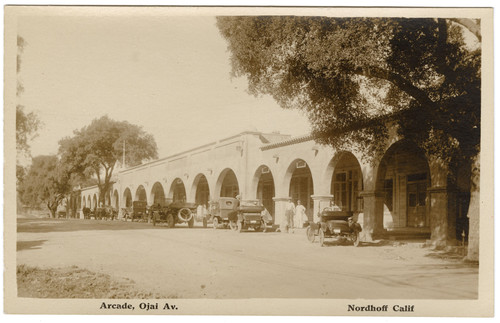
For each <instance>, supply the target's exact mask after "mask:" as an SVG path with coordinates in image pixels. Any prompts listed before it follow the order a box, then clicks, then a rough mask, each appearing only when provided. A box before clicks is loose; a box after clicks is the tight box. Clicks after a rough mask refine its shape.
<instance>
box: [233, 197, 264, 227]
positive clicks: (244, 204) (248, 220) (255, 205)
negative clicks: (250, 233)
mask: <svg viewBox="0 0 500 323" xmlns="http://www.w3.org/2000/svg"><path fill="white" fill-rule="evenodd" d="M262 211H264V206H263V205H262V204H261V203H260V201H259V200H243V201H241V202H240V206H239V207H238V230H239V231H240V232H242V231H243V230H247V229H249V228H252V229H253V230H254V231H260V230H264V229H265V228H266V223H265V221H264V220H263V219H262Z"/></svg>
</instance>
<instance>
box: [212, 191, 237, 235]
mask: <svg viewBox="0 0 500 323" xmlns="http://www.w3.org/2000/svg"><path fill="white" fill-rule="evenodd" d="M238 205H239V201H238V200H237V199H235V198H232V197H221V198H219V200H217V201H212V202H210V210H209V221H212V225H213V228H214V229H218V228H220V227H223V228H227V227H230V228H231V229H232V230H238V224H237V220H238Z"/></svg>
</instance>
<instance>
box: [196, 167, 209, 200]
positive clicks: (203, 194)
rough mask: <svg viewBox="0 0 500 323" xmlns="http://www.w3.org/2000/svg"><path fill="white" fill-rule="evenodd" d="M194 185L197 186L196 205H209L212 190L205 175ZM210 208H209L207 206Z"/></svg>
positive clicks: (198, 178)
mask: <svg viewBox="0 0 500 323" xmlns="http://www.w3.org/2000/svg"><path fill="white" fill-rule="evenodd" d="M193 185H195V186H196V193H195V199H194V201H195V203H196V204H198V205H205V206H207V205H208V201H209V200H210V188H209V187H208V181H207V178H206V177H205V175H203V174H199V175H198V176H197V177H196V179H195V181H194V183H193ZM207 207H208V206H207Z"/></svg>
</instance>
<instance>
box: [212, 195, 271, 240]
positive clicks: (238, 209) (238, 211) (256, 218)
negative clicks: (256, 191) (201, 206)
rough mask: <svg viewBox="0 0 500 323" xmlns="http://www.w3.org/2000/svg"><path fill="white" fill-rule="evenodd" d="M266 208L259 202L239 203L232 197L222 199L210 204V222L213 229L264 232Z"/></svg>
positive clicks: (246, 201)
mask: <svg viewBox="0 0 500 323" xmlns="http://www.w3.org/2000/svg"><path fill="white" fill-rule="evenodd" d="M262 211H264V206H262V205H261V204H260V201H259V200H243V201H241V202H240V201H238V199H236V198H232V197H221V198H219V200H218V201H213V202H211V203H210V220H211V221H212V223H213V228H214V229H217V228H220V227H223V228H227V227H229V228H231V229H232V230H234V231H239V232H242V231H243V230H246V229H249V228H252V229H253V230H254V231H259V230H264V229H265V228H266V224H265V222H264V220H263V219H262Z"/></svg>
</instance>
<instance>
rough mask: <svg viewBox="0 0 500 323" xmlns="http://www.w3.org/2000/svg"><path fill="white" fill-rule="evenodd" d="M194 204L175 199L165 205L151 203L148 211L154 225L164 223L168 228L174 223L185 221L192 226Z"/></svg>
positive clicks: (194, 210)
mask: <svg viewBox="0 0 500 323" xmlns="http://www.w3.org/2000/svg"><path fill="white" fill-rule="evenodd" d="M196 206H197V205H196V204H195V203H186V202H181V201H176V202H173V203H170V204H168V205H166V206H161V205H152V206H151V207H150V208H149V210H148V212H149V214H150V216H151V219H152V222H153V225H154V226H155V225H156V224H159V223H166V224H167V225H168V227H169V228H173V227H174V226H175V224H176V223H187V224H188V227H190V228H192V227H193V225H194V213H195V212H196Z"/></svg>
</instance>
